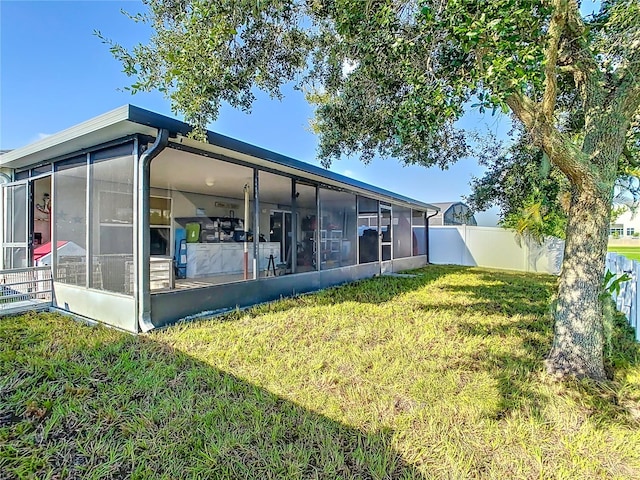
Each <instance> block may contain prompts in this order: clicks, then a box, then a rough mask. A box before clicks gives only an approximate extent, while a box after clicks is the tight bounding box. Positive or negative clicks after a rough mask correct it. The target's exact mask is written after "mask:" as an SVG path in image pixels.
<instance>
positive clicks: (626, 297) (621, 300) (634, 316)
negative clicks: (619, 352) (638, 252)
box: [607, 252, 640, 342]
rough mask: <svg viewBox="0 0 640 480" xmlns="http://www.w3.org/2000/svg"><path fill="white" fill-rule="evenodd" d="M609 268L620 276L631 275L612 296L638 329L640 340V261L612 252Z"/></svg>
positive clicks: (637, 334) (617, 305) (631, 323)
mask: <svg viewBox="0 0 640 480" xmlns="http://www.w3.org/2000/svg"><path fill="white" fill-rule="evenodd" d="M607 269H608V270H609V271H610V272H611V273H613V274H615V275H616V277H620V276H622V275H624V274H625V273H626V274H627V275H628V276H629V277H631V280H629V281H628V282H621V283H620V293H619V294H617V295H616V293H615V292H614V293H612V294H611V296H612V297H613V300H614V301H615V302H616V307H617V308H618V310H619V311H621V312H622V313H624V314H625V316H626V317H627V320H628V321H629V325H631V326H632V327H633V328H634V329H635V331H636V340H637V341H639V342H640V320H639V319H638V317H639V316H640V311H639V310H638V304H639V303H640V291H638V279H640V262H636V261H634V260H629V259H628V258H627V257H623V256H622V255H618V254H617V253H613V252H610V253H608V254H607Z"/></svg>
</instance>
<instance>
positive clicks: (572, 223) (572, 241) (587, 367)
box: [546, 185, 612, 380]
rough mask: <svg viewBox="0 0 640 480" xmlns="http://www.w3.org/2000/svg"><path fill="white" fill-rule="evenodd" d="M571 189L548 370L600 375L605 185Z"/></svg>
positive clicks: (606, 227)
mask: <svg viewBox="0 0 640 480" xmlns="http://www.w3.org/2000/svg"><path fill="white" fill-rule="evenodd" d="M603 187H604V186H603V185H599V188H593V189H589V190H585V189H582V190H580V189H578V188H575V190H574V192H573V194H572V198H571V207H570V212H569V219H568V225H567V231H566V243H565V250H564V261H563V263H562V273H561V275H560V280H559V286H558V300H557V305H556V308H555V336H554V340H553V346H552V348H551V352H550V353H549V356H548V357H547V361H546V366H547V371H548V372H549V373H550V374H552V375H554V376H559V377H565V376H570V375H571V376H576V377H590V378H593V379H596V380H598V379H604V378H605V371H604V364H603V346H604V338H603V313H602V301H601V295H602V291H603V289H602V278H603V274H604V268H605V260H606V254H607V240H608V235H609V219H610V214H611V210H610V207H611V192H612V189H610V188H603Z"/></svg>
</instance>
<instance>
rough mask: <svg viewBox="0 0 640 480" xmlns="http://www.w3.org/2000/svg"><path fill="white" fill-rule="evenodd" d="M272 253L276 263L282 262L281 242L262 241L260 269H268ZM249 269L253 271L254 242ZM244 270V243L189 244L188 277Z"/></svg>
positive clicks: (238, 272)
mask: <svg viewBox="0 0 640 480" xmlns="http://www.w3.org/2000/svg"><path fill="white" fill-rule="evenodd" d="M270 255H273V257H274V261H275V264H276V265H277V264H278V263H280V244H279V243H276V242H261V243H260V244H259V249H258V264H259V268H260V270H266V268H267V266H268V264H269V256H270ZM249 271H250V272H253V243H250V244H249ZM243 272H244V244H243V243H240V242H239V243H223V242H221V243H188V244H187V278H198V277H213V276H215V275H229V274H240V273H243Z"/></svg>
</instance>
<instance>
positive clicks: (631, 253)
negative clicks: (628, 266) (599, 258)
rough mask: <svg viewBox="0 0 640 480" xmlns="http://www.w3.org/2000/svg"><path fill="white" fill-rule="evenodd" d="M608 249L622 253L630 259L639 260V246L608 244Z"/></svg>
mask: <svg viewBox="0 0 640 480" xmlns="http://www.w3.org/2000/svg"><path fill="white" fill-rule="evenodd" d="M608 250H609V251H610V252H616V253H618V254H620V255H624V256H625V257H627V258H628V259H630V260H637V261H639V262H640V246H638V247H619V246H611V245H610V246H609V248H608Z"/></svg>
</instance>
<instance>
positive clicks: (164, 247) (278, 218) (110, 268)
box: [0, 105, 437, 332]
mask: <svg viewBox="0 0 640 480" xmlns="http://www.w3.org/2000/svg"><path fill="white" fill-rule="evenodd" d="M188 133H189V127H188V125H186V124H184V123H182V122H179V121H177V120H174V119H171V118H168V117H164V116H161V115H158V114H155V113H152V112H148V111H145V110H142V109H140V108H137V107H134V106H130V105H127V106H124V107H121V108H119V109H117V110H114V111H112V112H109V113H107V114H104V115H102V116H100V117H97V118H94V119H92V120H89V121H87V122H85V123H83V124H80V125H78V126H75V127H73V128H71V129H68V130H65V131H63V132H60V133H58V134H55V135H52V136H50V137H47V138H45V139H43V140H41V141H39V142H36V143H34V144H31V145H28V146H26V147H23V148H20V149H17V150H14V151H11V152H9V153H6V154H4V155H2V156H1V157H0V167H1V168H2V172H3V173H4V175H3V178H4V179H5V183H4V184H3V186H2V189H3V192H2V201H3V212H4V221H3V230H2V239H1V240H2V257H1V261H2V265H1V266H2V268H4V269H6V268H20V267H28V266H43V265H49V266H51V269H52V277H53V290H54V300H53V303H54V307H55V308H57V309H61V310H65V311H68V312H71V313H74V314H76V315H79V316H83V317H87V318H90V319H94V320H98V321H101V322H104V323H107V324H110V325H114V326H117V327H119V328H122V329H125V330H128V331H132V332H138V331H147V330H150V329H152V328H155V327H160V326H164V325H167V324H170V323H173V322H175V321H178V320H180V319H183V318H185V317H188V316H191V315H196V314H199V313H202V312H218V311H224V310H225V309H230V308H236V307H245V306H249V305H252V304H256V303H260V302H265V301H269V300H273V299H276V298H279V297H280V296H287V295H295V294H298V293H303V292H308V291H312V290H317V289H320V288H324V287H327V286H331V285H336V284H340V283H344V282H349V281H353V280H357V279H361V278H365V277H370V276H373V275H378V274H383V273H387V272H397V271H400V270H406V269H410V268H417V267H420V266H423V265H425V264H426V263H427V261H428V259H427V250H428V246H427V241H428V236H427V222H426V217H427V216H428V215H430V214H433V213H435V212H436V211H437V208H436V207H433V206H432V205H429V204H426V203H422V202H419V201H416V200H412V199H410V198H407V197H405V196H402V195H398V194H395V193H392V192H388V191H385V190H382V189H379V188H377V187H374V186H371V185H367V184H364V183H362V182H358V181H355V180H353V179H350V178H347V177H344V176H342V175H337V174H335V173H332V172H330V171H328V170H325V169H322V168H319V167H316V166H313V165H310V164H306V163H303V162H300V161H296V160H293V159H291V158H288V157H285V156H282V155H279V154H276V153H274V152H270V151H267V150H264V149H261V148H259V147H256V146H253V145H249V144H246V143H243V142H240V141H237V140H234V139H231V138H228V137H224V136H222V135H218V134H214V133H211V132H210V133H209V134H208V141H207V142H198V141H195V140H192V139H189V138H187V134H188ZM54 246H55V247H54Z"/></svg>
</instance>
